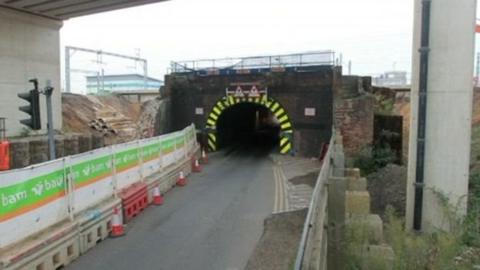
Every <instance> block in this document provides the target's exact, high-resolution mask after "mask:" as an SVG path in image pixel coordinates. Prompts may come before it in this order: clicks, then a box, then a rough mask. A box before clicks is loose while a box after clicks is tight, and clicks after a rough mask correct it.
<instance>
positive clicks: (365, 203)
mask: <svg viewBox="0 0 480 270" xmlns="http://www.w3.org/2000/svg"><path fill="white" fill-rule="evenodd" d="M345 214H346V216H347V217H351V216H366V215H369V214H370V194H369V193H368V192H367V191H347V192H345Z"/></svg>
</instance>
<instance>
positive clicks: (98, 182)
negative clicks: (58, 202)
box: [67, 147, 115, 214]
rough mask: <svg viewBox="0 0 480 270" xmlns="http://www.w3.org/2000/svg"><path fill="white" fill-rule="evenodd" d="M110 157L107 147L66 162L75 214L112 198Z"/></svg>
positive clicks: (76, 156) (110, 153) (109, 149)
mask: <svg viewBox="0 0 480 270" xmlns="http://www.w3.org/2000/svg"><path fill="white" fill-rule="evenodd" d="M112 156H113V155H112V148H111V147H108V148H102V149H98V150H95V151H91V152H87V153H82V154H79V155H75V156H72V157H71V158H70V160H69V162H67V163H69V164H70V166H68V167H67V170H68V171H69V172H70V175H71V179H72V181H73V188H74V189H75V192H73V194H72V196H71V197H72V200H73V209H72V210H73V212H74V213H75V214H76V213H79V212H81V211H83V210H85V209H87V208H89V207H91V206H93V205H95V204H97V203H98V202H100V201H102V200H105V199H107V198H108V197H111V196H112V194H113V192H114V188H115V187H114V182H113V173H114V171H113V166H112Z"/></svg>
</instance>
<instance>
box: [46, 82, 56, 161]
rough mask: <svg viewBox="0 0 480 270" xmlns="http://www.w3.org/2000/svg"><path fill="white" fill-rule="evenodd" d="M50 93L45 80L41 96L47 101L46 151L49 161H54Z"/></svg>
mask: <svg viewBox="0 0 480 270" xmlns="http://www.w3.org/2000/svg"><path fill="white" fill-rule="evenodd" d="M52 93H53V87H52V86H51V82H50V80H47V86H46V87H45V89H44V91H43V94H44V95H45V97H46V100H47V122H48V123H47V129H48V149H49V152H50V160H54V159H55V158H56V157H55V135H54V131H53V112H52Z"/></svg>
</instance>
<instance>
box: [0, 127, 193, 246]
mask: <svg viewBox="0 0 480 270" xmlns="http://www.w3.org/2000/svg"><path fill="white" fill-rule="evenodd" d="M195 146H196V134H195V126H194V125H191V126H189V127H187V128H185V129H183V130H181V131H178V132H175V133H170V134H166V135H162V136H159V137H155V138H149V139H144V140H138V141H133V142H128V143H124V144H119V145H113V146H109V147H105V148H100V149H97V150H94V151H90V152H86V153H82V154H78V155H75V156H68V157H64V158H62V159H58V160H54V161H50V162H45V163H42V164H38V165H34V166H30V167H27V168H23V169H17V170H12V171H7V172H2V173H0V231H1V232H3V233H2V234H1V235H0V248H4V247H6V246H9V245H11V244H13V243H16V242H18V241H21V240H23V239H25V238H27V237H29V236H32V235H34V234H36V233H38V232H40V231H42V230H45V229H46V228H48V227H49V226H52V225H54V224H57V223H59V222H61V221H63V220H68V219H70V220H73V219H74V217H75V216H76V215H77V214H79V213H81V212H82V211H85V210H86V209H88V208H90V207H93V206H95V205H97V204H99V203H101V202H102V201H104V200H106V199H108V198H111V197H113V196H116V194H118V193H119V191H120V190H122V189H123V188H126V187H128V186H130V185H131V184H133V183H136V182H139V181H145V180H144V179H145V177H146V176H149V175H151V174H153V173H154V172H157V171H159V170H162V168H165V167H168V166H169V165H172V164H174V163H176V162H177V161H179V160H183V159H185V158H186V157H187V156H188V154H189V153H190V152H191V151H192V150H193V149H194V148H195Z"/></svg>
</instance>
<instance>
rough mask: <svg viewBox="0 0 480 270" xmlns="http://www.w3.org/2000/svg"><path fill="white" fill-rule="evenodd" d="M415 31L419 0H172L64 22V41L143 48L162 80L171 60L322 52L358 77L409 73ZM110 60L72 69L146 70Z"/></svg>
mask: <svg viewBox="0 0 480 270" xmlns="http://www.w3.org/2000/svg"><path fill="white" fill-rule="evenodd" d="M412 29H413V1H412V0H362V1H358V0H242V1H238V0H171V1H168V2H161V3H157V4H151V5H146V6H140V7H135V8H130V9H123V10H118V11H113V12H107V13H101V14H96V15H91V16H85V17H79V18H74V19H70V20H68V21H65V23H64V26H63V28H62V30H61V45H62V46H66V45H68V46H78V47H86V48H91V49H95V50H103V51H111V52H116V53H122V54H128V55H137V54H138V53H139V54H140V56H141V57H143V58H146V59H147V60H148V65H149V75H150V76H153V77H156V78H159V79H162V78H163V76H164V74H165V73H166V72H167V68H168V67H169V65H170V62H171V61H182V60H194V59H207V58H224V57H242V56H256V55H275V54H287V53H297V52H305V51H318V50H334V51H335V52H336V54H337V56H338V55H340V54H342V58H343V63H344V65H346V64H347V63H348V61H352V73H353V74H358V75H378V74H381V73H383V72H384V71H389V70H404V71H407V72H409V71H410V69H411V67H410V66H411V51H412V49H411V46H412ZM104 62H105V63H104V64H103V65H98V64H96V63H94V61H93V58H92V57H91V56H88V55H82V54H76V55H73V56H72V68H77V69H83V70H89V71H92V72H98V70H99V69H102V68H103V69H104V71H105V74H109V73H135V72H137V73H140V72H141V70H140V69H139V65H137V68H136V69H135V66H134V63H132V62H122V61H118V60H115V59H109V60H108V61H107V60H106V59H104ZM345 70H346V69H345ZM82 76H84V75H82V74H80V73H79V74H77V76H76V78H77V79H76V81H77V82H78V81H81V79H79V78H81V77H82ZM74 77H75V76H74Z"/></svg>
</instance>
